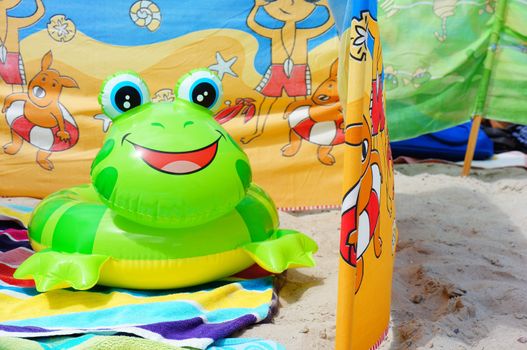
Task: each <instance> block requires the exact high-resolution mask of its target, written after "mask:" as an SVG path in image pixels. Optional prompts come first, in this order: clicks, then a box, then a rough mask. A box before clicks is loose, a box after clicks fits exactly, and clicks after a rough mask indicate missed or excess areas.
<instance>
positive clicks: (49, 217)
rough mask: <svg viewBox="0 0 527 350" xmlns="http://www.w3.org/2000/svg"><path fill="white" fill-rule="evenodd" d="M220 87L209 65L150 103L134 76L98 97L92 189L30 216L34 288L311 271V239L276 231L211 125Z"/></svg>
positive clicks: (150, 285)
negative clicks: (100, 130)
mask: <svg viewBox="0 0 527 350" xmlns="http://www.w3.org/2000/svg"><path fill="white" fill-rule="evenodd" d="M221 95H222V88H221V82H220V80H219V79H218V78H217V76H216V75H215V74H213V73H212V72H211V71H209V70H206V69H198V70H194V71H191V72H190V73H188V74H187V75H185V76H183V77H182V78H181V79H180V80H179V82H178V83H177V85H176V87H175V97H176V98H175V101H174V102H161V103H152V102H151V101H150V96H149V92H148V88H147V86H146V84H145V83H144V82H143V80H142V79H141V78H140V77H139V76H138V75H137V74H136V73H133V72H123V73H118V74H116V75H113V76H112V77H110V78H108V79H107V80H106V81H105V83H104V85H103V88H102V91H101V93H100V95H99V102H100V104H101V106H102V109H103V111H104V113H105V114H106V115H107V116H108V117H109V118H110V119H112V126H111V128H110V130H109V132H108V135H107V137H106V140H105V142H104V145H103V147H102V148H101V150H100V152H99V153H98V154H97V157H96V158H95V160H94V161H93V164H92V168H91V180H92V184H91V185H82V186H78V187H73V188H70V189H66V190H62V191H59V192H56V193H54V194H52V195H50V196H48V197H47V198H46V199H44V200H43V201H42V202H41V203H40V205H39V206H38V207H37V208H36V209H35V212H34V213H33V216H32V219H31V222H30V224H29V237H30V241H31V245H32V247H33V248H34V249H35V251H36V253H35V254H34V255H32V256H31V257H30V258H29V259H27V260H26V261H25V262H24V263H23V264H22V265H21V266H20V267H19V268H18V269H17V271H16V273H15V277H16V278H19V279H29V278H32V279H34V280H35V283H36V286H37V290H38V291H41V292H44V291H48V290H52V289H59V288H67V287H73V288H75V289H80V290H85V289H89V288H91V287H93V286H94V285H95V284H102V285H106V286H115V287H126V288H137V289H161V288H177V287H185V286H191V285H196V284H200V283H205V282H210V281H213V280H216V279H220V278H224V277H228V276H230V275H233V274H236V273H238V272H240V271H242V270H244V269H246V268H248V267H250V266H251V265H253V264H254V263H256V264H258V265H260V266H261V267H262V268H264V269H266V270H268V271H270V272H273V273H279V272H282V271H284V270H286V269H288V268H292V267H299V266H314V261H313V258H312V253H314V252H315V251H316V250H317V245H316V243H315V242H314V241H313V240H311V239H310V238H309V237H307V236H306V235H304V234H302V233H300V232H297V231H292V230H283V229H279V228H278V215H277V211H276V208H275V206H274V204H273V202H272V200H271V198H269V196H268V195H267V193H265V192H264V191H263V190H262V189H261V188H259V187H258V186H256V185H255V184H253V183H252V181H251V168H250V166H249V160H248V159H247V155H246V154H245V153H244V152H243V150H242V149H241V148H240V147H239V146H238V145H237V144H236V142H235V141H234V140H233V139H232V138H231V137H230V136H229V134H228V133H227V132H226V131H225V130H224V129H223V128H222V127H221V126H220V125H219V124H218V123H217V122H216V121H215V120H214V118H213V111H214V110H215V109H216V107H218V106H219V105H220V103H221Z"/></svg>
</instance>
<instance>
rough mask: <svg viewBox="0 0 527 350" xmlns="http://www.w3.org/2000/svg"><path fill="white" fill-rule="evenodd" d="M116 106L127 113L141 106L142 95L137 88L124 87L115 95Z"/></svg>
mask: <svg viewBox="0 0 527 350" xmlns="http://www.w3.org/2000/svg"><path fill="white" fill-rule="evenodd" d="M115 104H116V105H117V107H119V109H120V110H121V111H123V112H126V111H128V110H130V109H132V108H134V107H137V106H139V105H140V104H141V94H140V93H139V91H137V89H136V88H135V87H132V86H123V87H121V88H119V90H117V92H116V93H115Z"/></svg>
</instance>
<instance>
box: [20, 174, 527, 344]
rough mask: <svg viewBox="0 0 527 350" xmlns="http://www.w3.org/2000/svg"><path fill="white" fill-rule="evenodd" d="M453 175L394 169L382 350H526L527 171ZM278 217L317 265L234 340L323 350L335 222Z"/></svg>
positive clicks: (331, 330) (330, 327) (329, 214)
mask: <svg viewBox="0 0 527 350" xmlns="http://www.w3.org/2000/svg"><path fill="white" fill-rule="evenodd" d="M459 171H460V168H459V167H457V166H450V165H444V164H414V165H397V166H396V176H395V182H396V183H395V185H396V195H397V197H396V201H397V222H398V227H399V245H398V248H397V259H396V264H395V273H394V281H393V298H392V299H393V303H392V315H391V316H392V327H391V330H390V332H389V334H388V338H387V339H386V341H385V342H384V343H383V345H382V346H381V348H380V349H382V350H398V349H432V348H433V349H445V350H458V349H478V350H500V349H506V350H515V349H518V350H525V349H527V171H526V170H524V169H519V168H508V169H501V170H481V171H476V172H474V173H473V174H472V176H471V177H470V178H461V177H459V176H458V174H459ZM28 204H29V203H28ZM280 215H281V220H282V226H283V227H291V228H295V229H298V230H300V231H303V232H306V233H308V234H310V235H311V236H312V237H314V238H315V239H316V240H317V241H318V242H319V245H320V250H319V252H318V253H317V254H316V260H317V263H318V265H317V267H316V268H313V269H298V270H291V271H288V273H287V274H286V275H285V276H282V277H281V280H280V282H281V283H283V287H282V289H281V292H280V298H279V303H280V307H279V311H278V314H277V315H276V316H275V317H274V318H273V320H272V321H271V323H267V324H259V325H255V326H254V327H252V328H251V329H248V330H246V331H245V332H243V333H241V334H236V336H241V337H260V338H267V339H273V340H275V341H278V342H280V343H282V344H283V345H285V346H286V348H287V349H293V350H294V349H332V348H333V347H334V341H335V325H334V324H335V309H336V291H337V256H338V247H337V241H338V239H337V237H338V226H339V212H338V211H336V210H333V211H325V212H307V213H306V212H304V213H281V214H280ZM358 350H361V349H358Z"/></svg>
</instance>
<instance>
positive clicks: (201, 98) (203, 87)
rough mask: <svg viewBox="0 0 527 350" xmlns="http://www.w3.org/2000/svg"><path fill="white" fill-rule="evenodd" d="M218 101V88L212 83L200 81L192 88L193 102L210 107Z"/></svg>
mask: <svg viewBox="0 0 527 350" xmlns="http://www.w3.org/2000/svg"><path fill="white" fill-rule="evenodd" d="M214 101H216V89H215V88H214V86H213V85H212V84H211V83H199V84H198V85H196V86H195V87H194V90H192V102H194V103H197V104H199V105H200V106H203V107H205V108H209V107H210V106H212V105H213V104H214Z"/></svg>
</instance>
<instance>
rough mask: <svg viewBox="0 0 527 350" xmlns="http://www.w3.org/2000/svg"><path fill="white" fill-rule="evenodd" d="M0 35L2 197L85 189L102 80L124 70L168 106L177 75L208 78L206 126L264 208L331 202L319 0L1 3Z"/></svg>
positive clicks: (329, 29) (336, 110)
mask: <svg viewBox="0 0 527 350" xmlns="http://www.w3.org/2000/svg"><path fill="white" fill-rule="evenodd" d="M0 26H1V27H0V40H1V42H0V106H2V107H3V108H2V120H0V143H1V146H3V149H4V151H3V152H2V154H0V176H1V179H2V181H0V194H1V195H3V196H34V197H42V196H45V195H47V194H49V193H52V192H53V191H56V190H57V189H59V188H65V187H69V186H72V185H76V184H81V183H87V182H88V181H89V173H90V164H91V161H92V160H93V158H94V157H95V155H96V153H97V151H98V150H99V149H100V147H101V146H102V141H103V138H104V137H105V133H106V132H107V130H108V128H109V127H111V122H110V120H109V119H107V118H106V117H105V116H104V115H103V113H102V111H101V108H100V106H99V104H98V101H97V99H98V94H99V90H100V87H101V85H102V82H103V81H104V79H105V78H106V77H108V76H109V75H112V74H114V73H115V72H117V71H123V70H132V71H135V72H137V73H138V74H139V75H140V76H141V77H143V79H144V80H145V81H146V84H147V85H148V86H149V89H150V95H151V99H152V101H153V102H154V103H160V102H170V101H173V100H174V94H173V89H174V85H175V84H176V82H177V80H178V78H179V77H180V76H181V75H183V74H184V73H186V72H188V71H190V70H192V69H195V68H199V67H207V68H209V69H211V70H212V71H214V72H215V73H217V75H218V77H219V78H220V79H221V81H222V84H223V89H224V93H225V98H224V101H223V102H222V104H221V106H220V108H219V110H218V112H217V114H216V115H215V118H216V120H217V121H218V122H219V123H220V124H222V125H223V127H224V128H226V129H227V131H229V132H230V133H231V135H233V137H234V139H235V140H236V141H237V142H238V143H239V144H240V145H241V146H242V147H243V149H244V150H245V151H246V152H247V153H248V155H249V158H250V160H251V163H252V167H253V169H254V181H256V182H258V183H259V184H261V185H262V187H263V188H265V189H266V190H267V191H268V192H270V194H271V196H272V197H273V199H274V200H275V201H276V204H277V206H279V207H281V208H298V209H301V208H312V207H318V208H320V207H328V206H338V205H339V204H340V196H341V193H340V189H341V185H342V170H343V142H344V128H343V115H342V108H341V105H340V103H339V101H338V92H337V83H336V75H337V68H338V63H337V55H338V38H337V34H336V29H335V26H334V21H333V17H332V15H331V14H330V11H329V9H328V4H327V1H322V0H320V1H313V0H302V1H266V0H257V1H236V0H224V1H212V0H202V1H189V0H182V1H168V0H152V1H149V0H144V1H133V0H127V1H125V0H115V1H102V0H94V1H90V2H85V1H67V2H64V1H50V0H21V1H17V0H11V1H2V2H0ZM43 79H45V81H44V80H43ZM7 96H9V97H7ZM157 132H159V130H152V137H153V138H155V133H157ZM167 151H177V150H167ZM183 151H184V150H183Z"/></svg>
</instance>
